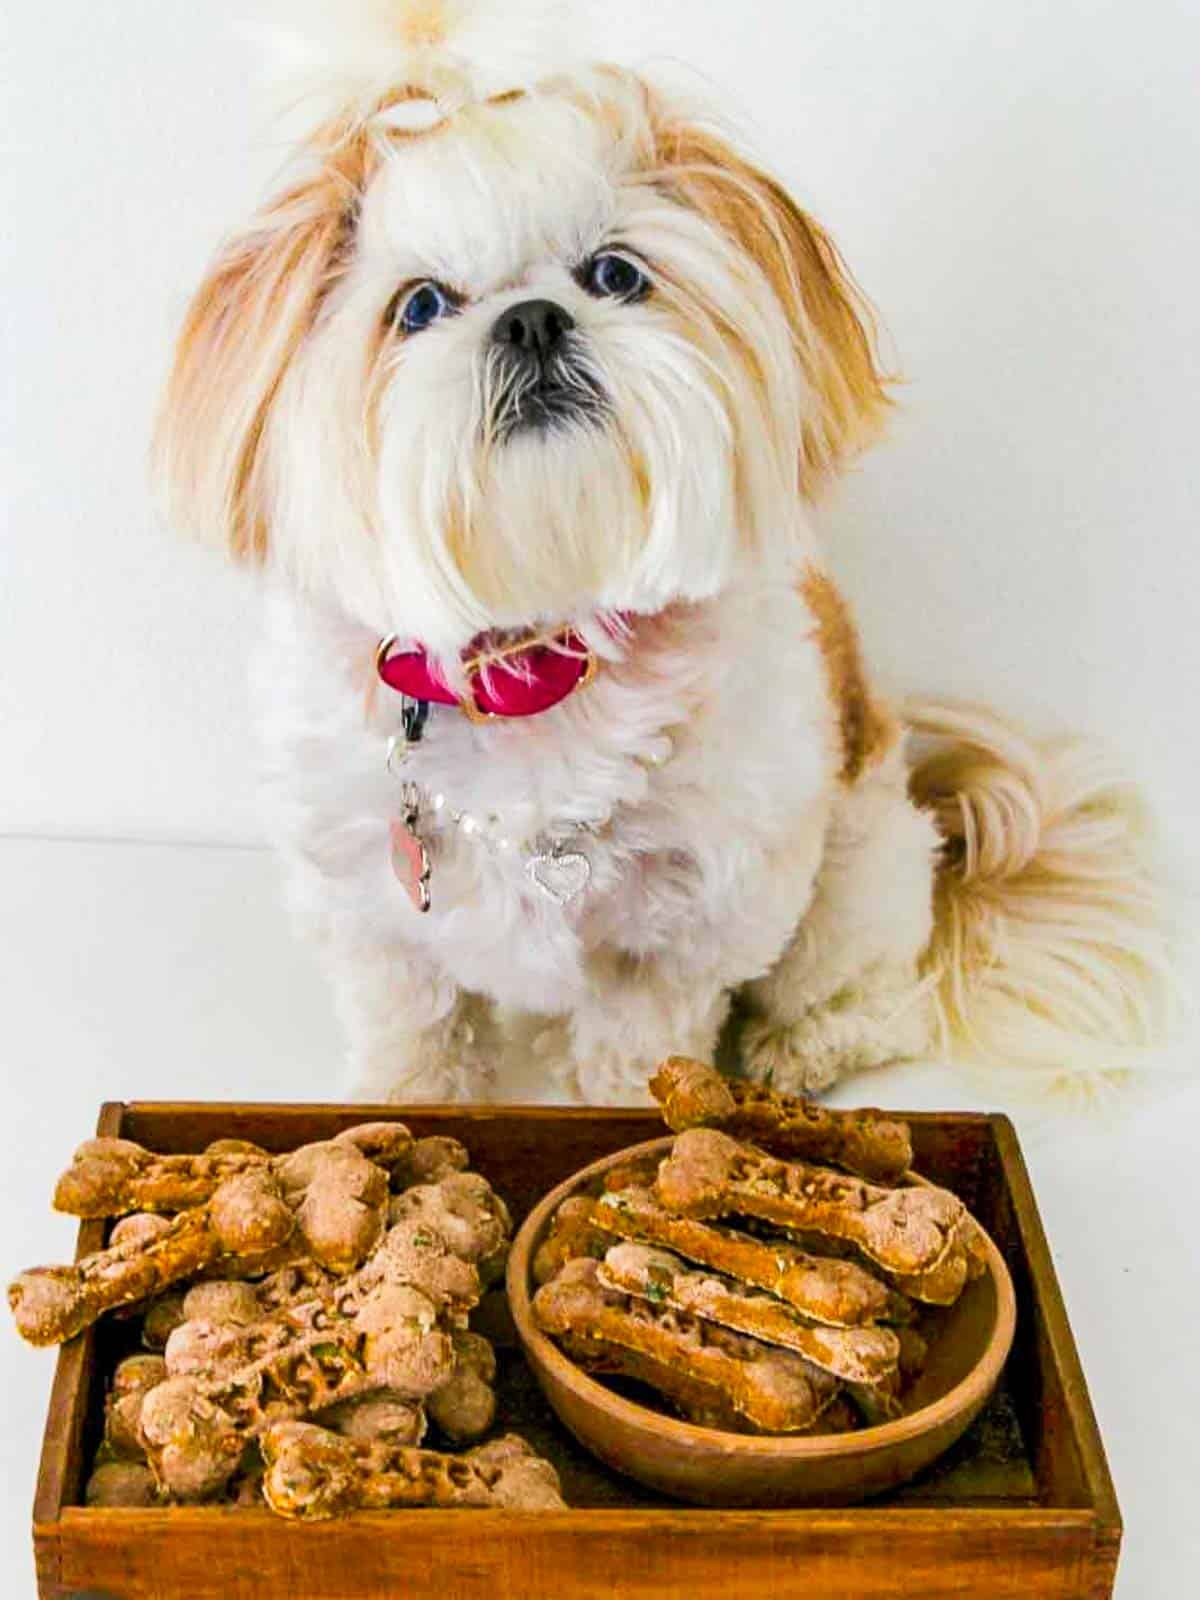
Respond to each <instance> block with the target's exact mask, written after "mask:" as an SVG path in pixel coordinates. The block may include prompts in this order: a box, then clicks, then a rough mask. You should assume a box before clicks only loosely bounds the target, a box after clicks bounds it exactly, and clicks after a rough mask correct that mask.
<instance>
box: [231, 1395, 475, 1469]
mask: <svg viewBox="0 0 1200 1600" xmlns="http://www.w3.org/2000/svg"><path fill="white" fill-rule="evenodd" d="M451 1381H453V1380H451ZM318 1421H319V1423H320V1425H321V1427H323V1428H329V1429H331V1430H332V1431H333V1432H334V1433H340V1434H342V1435H343V1436H344V1437H345V1438H347V1439H354V1440H356V1441H357V1443H359V1444H383V1445H418V1444H420V1443H421V1440H422V1439H423V1438H424V1437H425V1408H424V1406H422V1405H421V1404H420V1402H419V1401H416V1400H406V1399H405V1398H404V1396H403V1395H398V1394H392V1393H390V1392H389V1391H388V1390H386V1389H384V1390H380V1391H379V1392H378V1393H372V1394H367V1395H362V1396H360V1398H359V1399H357V1400H346V1401H343V1403H342V1404H341V1405H337V1406H332V1407H331V1408H330V1409H329V1410H328V1411H322V1412H321V1413H320V1414H319V1417H318ZM260 1488H261V1484H260Z"/></svg>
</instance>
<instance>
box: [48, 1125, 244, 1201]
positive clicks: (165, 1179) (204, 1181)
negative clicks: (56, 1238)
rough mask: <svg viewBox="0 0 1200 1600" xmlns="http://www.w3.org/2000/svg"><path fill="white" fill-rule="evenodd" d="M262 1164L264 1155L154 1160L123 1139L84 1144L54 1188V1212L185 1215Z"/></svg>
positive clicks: (222, 1154) (154, 1157)
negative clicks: (226, 1183) (230, 1182)
mask: <svg viewBox="0 0 1200 1600" xmlns="http://www.w3.org/2000/svg"><path fill="white" fill-rule="evenodd" d="M268 1164H269V1158H268V1157H267V1156H265V1155H248V1154H245V1153H236V1154H234V1153H220V1154H217V1155H210V1154H208V1153H205V1154H203V1155H196V1156H159V1155H155V1154H154V1153H153V1151H150V1150H144V1149H143V1148H142V1146H141V1145H140V1144H132V1143H131V1142H130V1141H129V1140H128V1139H89V1140H88V1141H87V1142H86V1144H81V1145H80V1147H79V1149H78V1150H76V1152H75V1157H74V1160H73V1161H72V1163H71V1165H70V1166H69V1167H68V1168H67V1170H66V1171H65V1172H64V1173H63V1175H62V1176H61V1177H60V1178H59V1180H58V1183H57V1184H56V1185H55V1189H54V1209H55V1210H56V1211H65V1212H67V1213H68V1214H69V1215H71V1216H73V1217H119V1216H122V1215H124V1214H125V1213H127V1212H133V1211H148V1212H161V1211H188V1210H190V1209H191V1208H192V1207H193V1206H199V1205H203V1204H204V1202H205V1201H206V1200H210V1199H211V1198H212V1196H213V1194H214V1192H215V1191H216V1190H217V1189H218V1188H219V1187H220V1185H221V1184H222V1183H224V1182H225V1181H226V1179H227V1178H232V1177H236V1176H238V1175H239V1174H242V1173H246V1172H249V1171H252V1170H254V1169H257V1168H265V1167H266V1166H268Z"/></svg>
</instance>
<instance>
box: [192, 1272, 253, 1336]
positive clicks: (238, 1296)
mask: <svg viewBox="0 0 1200 1600" xmlns="http://www.w3.org/2000/svg"><path fill="white" fill-rule="evenodd" d="M265 1309H266V1307H264V1305H263V1303H262V1301H261V1300H260V1299H259V1298H258V1293H257V1290H256V1289H255V1286H254V1285H253V1284H250V1283H246V1282H244V1281H242V1280H240V1279H239V1280H234V1281H231V1280H229V1279H227V1278H211V1279H209V1281H208V1282H207V1283H197V1284H195V1285H194V1286H193V1287H192V1288H191V1289H189V1290H188V1292H187V1293H186V1294H185V1295H184V1297H183V1318H184V1321H185V1322H194V1321H195V1320H196V1319H197V1318H199V1317H203V1318H204V1319H205V1320H206V1321H209V1322H236V1323H241V1324H243V1325H244V1324H246V1323H250V1322H257V1321H258V1319H259V1317H261V1316H262V1315H263V1312H264V1311H265Z"/></svg>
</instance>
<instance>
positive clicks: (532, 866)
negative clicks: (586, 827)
mask: <svg viewBox="0 0 1200 1600" xmlns="http://www.w3.org/2000/svg"><path fill="white" fill-rule="evenodd" d="M526 871H527V872H528V873H529V876H530V878H531V879H532V880H533V882H534V883H535V884H536V885H537V887H538V888H539V889H540V890H541V891H542V893H543V894H544V895H546V896H548V897H549V898H550V899H551V900H553V901H554V903H555V905H557V906H565V905H569V904H570V903H571V901H572V900H574V899H575V897H576V896H577V895H581V894H582V893H583V891H584V890H585V889H586V888H587V886H588V883H589V881H590V879H591V876H592V863H591V862H590V861H589V860H588V858H587V857H586V856H584V855H580V853H579V852H578V850H563V851H560V852H557V853H556V854H554V855H539V856H533V857H531V859H530V861H529V863H528V866H527V867H526Z"/></svg>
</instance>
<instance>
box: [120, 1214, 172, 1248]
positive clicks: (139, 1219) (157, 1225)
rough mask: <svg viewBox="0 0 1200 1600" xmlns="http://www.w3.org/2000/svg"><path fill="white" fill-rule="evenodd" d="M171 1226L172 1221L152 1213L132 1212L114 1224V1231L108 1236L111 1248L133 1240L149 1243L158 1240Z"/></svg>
mask: <svg viewBox="0 0 1200 1600" xmlns="http://www.w3.org/2000/svg"><path fill="white" fill-rule="evenodd" d="M170 1226H171V1219H170V1218H169V1217H163V1216H159V1215H157V1214H156V1213H155V1212H152V1211H131V1212H130V1213H129V1215H128V1216H127V1217H121V1218H120V1219H119V1220H118V1221H117V1222H114V1223H113V1226H112V1231H111V1232H110V1233H109V1236H108V1243H109V1247H110V1248H111V1247H112V1246H113V1245H114V1244H129V1243H130V1242H132V1241H133V1240H139V1241H142V1242H147V1241H149V1240H150V1239H157V1238H158V1236H159V1234H160V1233H165V1232H166V1231H167V1229H168V1228H169V1227H170Z"/></svg>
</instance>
